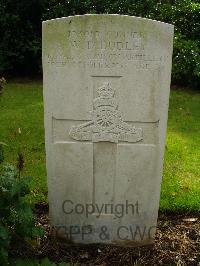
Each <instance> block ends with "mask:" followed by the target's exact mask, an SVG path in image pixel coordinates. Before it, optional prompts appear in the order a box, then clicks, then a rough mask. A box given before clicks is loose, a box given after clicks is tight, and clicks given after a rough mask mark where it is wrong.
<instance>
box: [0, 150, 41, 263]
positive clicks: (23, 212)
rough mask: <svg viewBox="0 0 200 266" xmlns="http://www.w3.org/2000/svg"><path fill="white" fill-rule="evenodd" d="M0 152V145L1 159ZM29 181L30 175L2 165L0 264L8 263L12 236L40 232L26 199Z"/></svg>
mask: <svg viewBox="0 0 200 266" xmlns="http://www.w3.org/2000/svg"><path fill="white" fill-rule="evenodd" d="M2 154H3V153H2V146H1V161H2V158H3V156H2ZM21 159H22V158H21ZM21 159H19V161H20V160H21ZM21 166H22V164H21ZM29 183H30V177H21V175H20V170H17V169H15V168H14V167H13V166H11V165H4V166H2V169H1V173H0V199H1V200H0V265H6V264H7V263H8V251H9V246H10V243H11V240H12V238H13V237H15V236H18V237H21V238H23V239H24V238H25V237H26V238H31V237H35V236H37V235H40V234H41V233H42V231H41V230H40V229H39V228H37V227H36V226H35V220H34V217H33V213H32V209H31V205H30V203H29V202H28V201H27V200H26V196H27V195H28V194H29V193H30V190H29V185H28V184H29Z"/></svg>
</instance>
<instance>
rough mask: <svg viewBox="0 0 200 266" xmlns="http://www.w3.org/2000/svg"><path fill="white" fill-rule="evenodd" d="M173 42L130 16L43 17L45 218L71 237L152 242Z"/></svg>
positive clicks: (169, 29)
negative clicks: (45, 162) (47, 18)
mask: <svg viewBox="0 0 200 266" xmlns="http://www.w3.org/2000/svg"><path fill="white" fill-rule="evenodd" d="M172 39H173V26H172V25H169V24H165V23H162V22H157V21H153V20H148V19H142V18H137V17H129V16H119V15H85V16H74V17H68V18H60V19H54V20H49V21H46V22H44V23H43V71H44V102H45V131H46V156H47V174H48V190H49V204H50V217H51V223H52V225H53V226H55V228H56V229H57V234H58V235H62V236H64V237H66V238H67V239H68V240H69V241H70V242H73V243H113V244H120V245H142V244H148V243H152V242H153V239H154V234H155V227H156V223H157V212H158V207H159V196H160V185H161V177H162V165H163V154H164V146H165V133H166V124H167V111H168V98H169V87H170V74H171V56H172Z"/></svg>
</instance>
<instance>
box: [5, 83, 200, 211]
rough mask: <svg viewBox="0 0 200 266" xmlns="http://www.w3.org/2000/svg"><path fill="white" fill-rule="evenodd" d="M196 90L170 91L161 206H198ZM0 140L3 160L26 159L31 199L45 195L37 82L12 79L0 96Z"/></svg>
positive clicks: (199, 113) (199, 112)
mask: <svg viewBox="0 0 200 266" xmlns="http://www.w3.org/2000/svg"><path fill="white" fill-rule="evenodd" d="M199 117H200V94H199V93H198V92H197V91H187V90H182V89H177V90H172V91H171V95H170V107H169V120H168V131H167V143H166V150H165V163H164V176H163V183H162V192H161V202H160V209H161V210H162V211H164V210H170V211H184V210H191V211H197V210H199V209H200V175H199V173H200V145H199V143H200V140H199V138H200V119H199ZM0 141H3V142H5V143H7V144H8V146H7V147H6V148H5V157H6V161H7V162H9V163H12V164H16V158H17V154H18V152H22V153H23V155H24V158H25V168H24V171H23V172H24V173H23V174H24V175H30V176H32V177H33V180H32V183H31V189H32V200H33V201H34V202H39V201H46V200H47V186H46V169H45V149H44V125H43V100H42V83H41V82H28V81H27V82H21V83H19V82H11V83H8V84H7V85H6V90H5V92H4V95H3V96H2V97H1V98H0Z"/></svg>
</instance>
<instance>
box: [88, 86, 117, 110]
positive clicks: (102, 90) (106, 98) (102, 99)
mask: <svg viewBox="0 0 200 266" xmlns="http://www.w3.org/2000/svg"><path fill="white" fill-rule="evenodd" d="M97 93H98V95H99V97H97V98H95V99H94V101H93V106H94V108H95V109H96V108H98V107H100V106H111V107H113V108H114V109H116V108H117V102H116V100H115V98H114V94H115V90H114V89H113V88H112V87H111V85H110V83H109V82H105V83H104V84H103V86H101V87H99V88H98V90H97Z"/></svg>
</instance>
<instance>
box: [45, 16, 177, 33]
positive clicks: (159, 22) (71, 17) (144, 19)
mask: <svg viewBox="0 0 200 266" xmlns="http://www.w3.org/2000/svg"><path fill="white" fill-rule="evenodd" d="M85 17H120V18H122V17H127V18H133V19H138V20H141V21H148V22H151V23H157V24H164V25H166V26H168V27H171V29H172V30H173V29H174V25H173V24H170V23H166V22H163V21H158V20H155V19H149V18H143V17H136V16H129V15H121V14H84V15H75V16H68V17H60V18H54V19H49V20H45V21H42V24H46V23H53V22H56V21H62V20H71V19H77V18H85Z"/></svg>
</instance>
